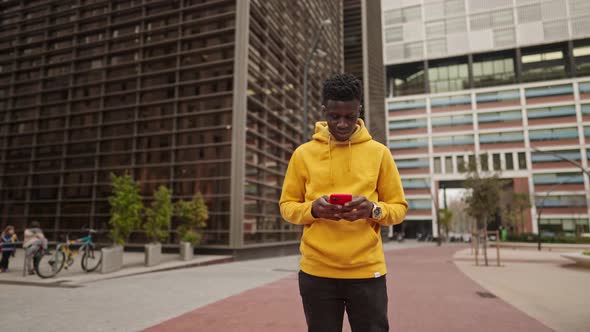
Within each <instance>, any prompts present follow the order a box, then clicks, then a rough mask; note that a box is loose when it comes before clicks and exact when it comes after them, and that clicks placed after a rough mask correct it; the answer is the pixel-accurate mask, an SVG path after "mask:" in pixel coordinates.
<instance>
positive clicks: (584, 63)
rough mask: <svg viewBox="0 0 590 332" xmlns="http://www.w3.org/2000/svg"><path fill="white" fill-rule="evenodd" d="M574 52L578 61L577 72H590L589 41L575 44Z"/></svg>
mask: <svg viewBox="0 0 590 332" xmlns="http://www.w3.org/2000/svg"><path fill="white" fill-rule="evenodd" d="M573 53H574V59H575V62H576V74H577V75H578V76H582V75H588V74H590V45H589V44H588V42H584V43H583V44H578V45H576V44H574V50H573Z"/></svg>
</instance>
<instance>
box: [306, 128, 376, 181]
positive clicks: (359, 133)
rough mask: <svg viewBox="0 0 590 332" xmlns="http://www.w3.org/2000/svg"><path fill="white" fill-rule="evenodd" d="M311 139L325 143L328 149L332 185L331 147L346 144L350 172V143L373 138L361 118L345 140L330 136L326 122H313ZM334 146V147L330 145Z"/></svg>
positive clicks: (362, 141)
mask: <svg viewBox="0 0 590 332" xmlns="http://www.w3.org/2000/svg"><path fill="white" fill-rule="evenodd" d="M313 139H314V140H315V141H317V142H319V143H321V144H326V145H327V146H326V148H327V150H328V158H329V159H330V184H331V185H334V170H333V165H332V149H336V148H339V147H341V146H342V145H348V172H352V145H353V144H358V143H364V142H367V141H370V140H372V139H373V137H372V136H371V134H369V131H368V130H367V127H365V122H364V121H363V120H362V119H358V120H357V121H356V129H355V130H354V132H353V133H352V135H350V137H349V138H348V140H346V141H337V140H336V139H334V138H333V137H332V134H331V133H330V129H329V128H328V122H326V121H319V122H316V124H315V134H313ZM332 146H334V147H332Z"/></svg>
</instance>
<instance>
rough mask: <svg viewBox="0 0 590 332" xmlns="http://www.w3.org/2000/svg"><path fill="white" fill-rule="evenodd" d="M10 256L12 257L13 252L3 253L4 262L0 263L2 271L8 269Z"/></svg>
mask: <svg viewBox="0 0 590 332" xmlns="http://www.w3.org/2000/svg"><path fill="white" fill-rule="evenodd" d="M10 256H12V251H2V260H1V261H0V269H2V270H6V269H8V261H9V260H10Z"/></svg>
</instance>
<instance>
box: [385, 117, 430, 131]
mask: <svg viewBox="0 0 590 332" xmlns="http://www.w3.org/2000/svg"><path fill="white" fill-rule="evenodd" d="M426 126H427V122H426V119H424V118H423V119H408V120H397V121H390V122H389V130H396V129H417V128H426Z"/></svg>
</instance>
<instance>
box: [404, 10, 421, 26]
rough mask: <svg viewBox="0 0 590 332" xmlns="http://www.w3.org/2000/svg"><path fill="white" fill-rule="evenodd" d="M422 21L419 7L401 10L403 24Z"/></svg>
mask: <svg viewBox="0 0 590 332" xmlns="http://www.w3.org/2000/svg"><path fill="white" fill-rule="evenodd" d="M421 19H422V9H421V8H420V6H412V7H406V8H402V20H403V22H404V23H406V22H413V21H420V20H421Z"/></svg>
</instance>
